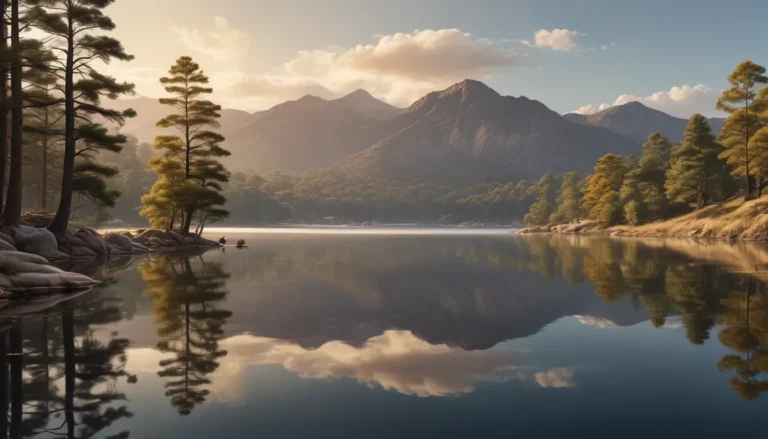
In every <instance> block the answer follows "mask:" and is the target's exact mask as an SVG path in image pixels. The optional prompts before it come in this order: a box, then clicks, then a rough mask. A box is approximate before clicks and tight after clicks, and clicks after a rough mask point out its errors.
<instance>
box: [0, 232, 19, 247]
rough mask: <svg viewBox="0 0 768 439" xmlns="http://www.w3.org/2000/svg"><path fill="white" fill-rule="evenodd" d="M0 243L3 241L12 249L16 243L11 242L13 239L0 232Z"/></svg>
mask: <svg viewBox="0 0 768 439" xmlns="http://www.w3.org/2000/svg"><path fill="white" fill-rule="evenodd" d="M0 241H5V242H7V243H8V244H11V245H12V246H13V247H14V248H15V247H16V243H15V242H14V241H13V238H11V237H10V236H8V235H6V234H5V233H3V232H0Z"/></svg>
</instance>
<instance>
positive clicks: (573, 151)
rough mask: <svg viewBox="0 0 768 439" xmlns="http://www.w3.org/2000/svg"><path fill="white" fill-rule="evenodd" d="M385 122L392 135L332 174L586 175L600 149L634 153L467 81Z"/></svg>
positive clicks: (615, 140)
mask: <svg viewBox="0 0 768 439" xmlns="http://www.w3.org/2000/svg"><path fill="white" fill-rule="evenodd" d="M390 123H392V124H394V125H395V127H396V128H397V130H396V131H393V134H391V135H390V136H388V137H386V138H384V139H382V140H380V141H379V142H378V143H376V144H375V145H373V146H371V147H370V148H368V149H366V150H365V151H363V152H361V153H359V154H357V155H355V156H353V157H350V158H348V159H346V160H344V161H342V162H340V163H337V164H336V165H335V169H337V170H340V171H341V170H343V171H347V172H356V173H359V174H362V175H370V176H375V177H381V178H406V179H417V178H426V179H430V180H433V181H440V182H446V183H450V182H451V181H452V180H454V181H455V180H459V181H462V182H465V183H471V182H477V181H484V180H489V179H491V180H499V179H503V180H511V179H520V178H538V177H540V176H541V175H543V174H544V173H546V172H553V173H556V174H557V173H563V172H567V171H569V170H577V171H580V172H587V171H589V170H591V169H592V167H593V166H594V164H595V162H596V161H597V159H598V158H599V157H601V156H602V155H604V154H606V153H608V152H615V153H617V154H636V153H638V152H639V146H638V144H637V143H635V142H632V141H630V140H628V139H625V138H623V137H621V136H618V135H616V134H614V133H612V132H610V131H608V130H603V129H599V128H594V127H589V126H583V125H579V124H573V123H571V122H568V121H567V120H565V119H563V118H562V117H561V116H560V115H559V114H557V113H556V112H554V111H552V110H550V109H549V108H547V107H546V106H545V105H544V104H542V103H541V102H538V101H535V100H531V99H528V98H526V97H519V98H515V97H511V96H501V95H500V94H498V93H497V92H496V91H494V90H492V89H491V88H489V87H488V86H486V85H485V84H483V83H482V82H478V81H472V80H466V81H463V82H460V83H458V84H454V85H452V86H451V87H448V88H447V89H445V90H443V91H440V92H433V93H430V94H428V95H427V96H425V97H423V98H422V99H420V100H419V101H417V102H416V103H414V104H413V105H412V106H411V107H410V108H408V110H407V111H406V112H405V113H403V114H402V115H400V116H398V117H396V118H395V119H392V120H391V121H390Z"/></svg>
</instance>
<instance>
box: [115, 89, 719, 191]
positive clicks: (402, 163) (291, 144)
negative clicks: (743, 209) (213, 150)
mask: <svg viewBox="0 0 768 439" xmlns="http://www.w3.org/2000/svg"><path fill="white" fill-rule="evenodd" d="M112 104H113V105H112V106H113V108H117V109H125V108H129V107H132V108H134V109H135V110H137V112H138V113H139V116H138V117H137V118H135V119H132V120H129V121H128V122H127V124H126V125H125V127H123V128H122V131H123V132H125V133H127V134H132V135H134V136H136V137H137V138H139V140H142V141H145V142H151V141H152V140H153V139H154V137H155V136H157V135H158V134H163V133H168V131H167V130H161V129H159V128H157V127H156V126H155V123H156V122H157V120H159V119H160V118H162V117H163V116H165V115H166V114H168V108H167V107H165V106H163V105H160V103H159V102H158V100H156V99H150V98H143V97H142V98H137V99H134V100H121V101H113V102H112ZM219 122H220V125H221V126H220V128H219V130H220V132H221V133H222V134H223V135H224V136H225V137H226V138H227V141H226V143H225V147H226V148H227V149H229V150H230V151H231V152H232V157H230V158H228V159H227V160H226V161H225V164H226V165H227V166H228V167H229V168H230V169H231V170H233V171H247V172H259V173H264V172H270V171H277V170H279V171H285V172H306V171H314V170H321V169H326V170H330V171H333V172H344V173H351V174H355V175H360V176H366V177H373V178H384V179H405V180H431V181H435V182H440V183H444V184H450V185H463V184H472V183H476V182H481V181H497V180H505V181H508V180H516V179H523V178H525V179H536V178H539V177H540V176H541V175H543V174H544V173H546V172H552V173H555V174H560V173H564V172H567V171H570V170H576V171H579V172H582V173H588V172H591V170H592V168H593V166H594V164H595V162H596V161H597V159H598V158H599V157H601V156H602V155H604V154H607V153H615V154H620V155H629V154H639V153H640V146H641V145H642V143H644V142H645V140H646V139H647V137H648V135H649V134H651V133H653V132H656V131H660V132H662V133H663V134H665V135H667V136H668V137H669V138H670V139H672V140H679V139H680V138H681V137H682V134H683V131H684V129H685V125H686V123H687V121H686V120H685V119H680V118H676V117H673V116H670V115H668V114H665V113H663V112H660V111H657V110H653V109H650V108H648V107H646V106H644V105H642V104H640V103H636V102H635V103H629V104H625V105H622V106H617V107H613V108H610V109H608V110H604V111H601V112H599V113H595V114H593V115H589V116H584V115H580V114H566V115H564V116H561V115H559V114H557V113H556V112H554V111H552V110H550V109H549V108H547V107H546V106H545V105H544V104H543V103H541V102H539V101H536V100H532V99H528V98H526V97H524V96H521V97H512V96H502V95H500V94H499V93H497V92H496V91H494V90H493V89H491V88H490V87H488V86H487V85H485V84H483V83H482V82H479V81H474V80H465V81H462V82H460V83H457V84H454V85H452V86H450V87H448V88H446V89H445V90H441V91H435V92H432V93H429V94H427V95H426V96H424V97H422V98H421V99H419V100H417V101H416V102H414V103H413V104H412V105H411V106H410V107H408V108H407V109H401V108H397V107H394V106H392V105H389V104H387V103H385V102H383V101H381V100H379V99H376V98H375V97H373V96H371V94H370V93H368V92H367V91H365V90H356V91H354V92H352V93H350V94H348V95H346V96H343V97H341V98H338V99H332V100H326V99H323V98H320V97H317V96H312V95H307V96H304V97H302V98H300V99H297V100H294V101H287V102H283V103H281V104H278V105H276V106H274V107H272V108H270V109H268V110H264V111H259V112H256V113H248V112H245V111H240V110H223V111H222V117H221V119H220V120H219ZM710 123H711V124H712V126H713V130H715V131H717V130H719V129H720V126H721V125H722V119H710Z"/></svg>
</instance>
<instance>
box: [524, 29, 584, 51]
mask: <svg viewBox="0 0 768 439" xmlns="http://www.w3.org/2000/svg"><path fill="white" fill-rule="evenodd" d="M582 35H585V34H580V33H579V32H576V31H574V30H568V29H552V30H551V31H550V30H546V29H541V30H538V31H536V33H535V34H534V35H533V37H534V39H533V41H532V42H531V41H529V40H522V41H521V43H523V44H524V45H526V46H529V47H533V46H535V47H548V48H550V49H552V50H554V51H558V52H570V51H572V50H580V49H582V46H581V45H579V44H578V43H576V40H577V39H578V38H579V37H580V36H582Z"/></svg>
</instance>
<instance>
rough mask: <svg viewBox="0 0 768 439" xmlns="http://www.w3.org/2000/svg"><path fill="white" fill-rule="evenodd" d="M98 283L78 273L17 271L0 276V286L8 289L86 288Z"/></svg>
mask: <svg viewBox="0 0 768 439" xmlns="http://www.w3.org/2000/svg"><path fill="white" fill-rule="evenodd" d="M96 284H98V282H97V281H95V280H93V279H91V278H90V277H88V276H85V275H82V274H78V273H68V272H62V273H19V274H16V275H14V276H9V277H5V276H0V288H3V289H5V290H9V291H14V290H16V291H18V290H28V289H33V288H62V289H69V288H86V287H90V286H93V285H96Z"/></svg>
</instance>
